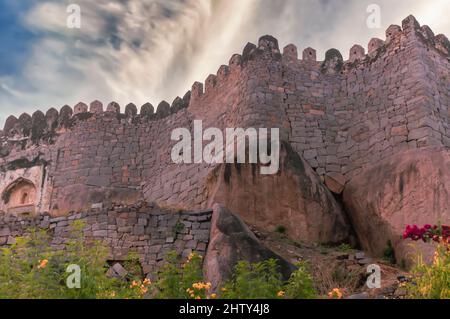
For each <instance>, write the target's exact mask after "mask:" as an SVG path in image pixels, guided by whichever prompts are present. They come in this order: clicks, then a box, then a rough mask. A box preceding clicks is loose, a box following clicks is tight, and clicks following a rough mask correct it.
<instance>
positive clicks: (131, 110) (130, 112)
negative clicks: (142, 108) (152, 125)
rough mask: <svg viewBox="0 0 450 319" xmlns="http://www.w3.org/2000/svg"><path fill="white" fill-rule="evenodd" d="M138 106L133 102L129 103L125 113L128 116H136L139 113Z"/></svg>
mask: <svg viewBox="0 0 450 319" xmlns="http://www.w3.org/2000/svg"><path fill="white" fill-rule="evenodd" d="M137 112H138V110H137V106H136V105H134V104H133V103H129V104H128V105H127V106H126V107H125V115H126V117H131V118H132V117H135V116H136V115H137Z"/></svg>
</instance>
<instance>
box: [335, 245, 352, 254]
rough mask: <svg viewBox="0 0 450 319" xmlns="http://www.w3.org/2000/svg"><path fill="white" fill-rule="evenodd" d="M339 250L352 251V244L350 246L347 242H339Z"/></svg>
mask: <svg viewBox="0 0 450 319" xmlns="http://www.w3.org/2000/svg"><path fill="white" fill-rule="evenodd" d="M338 249H339V251H341V252H343V253H348V252H350V251H352V249H353V248H352V246H350V245H349V244H341V245H339V247H338Z"/></svg>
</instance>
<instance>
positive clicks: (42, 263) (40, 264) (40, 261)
mask: <svg viewBox="0 0 450 319" xmlns="http://www.w3.org/2000/svg"><path fill="white" fill-rule="evenodd" d="M47 264H48V260H47V259H44V260H39V266H38V269H43V268H45V267H47Z"/></svg>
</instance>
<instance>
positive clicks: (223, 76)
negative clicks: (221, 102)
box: [217, 65, 230, 82]
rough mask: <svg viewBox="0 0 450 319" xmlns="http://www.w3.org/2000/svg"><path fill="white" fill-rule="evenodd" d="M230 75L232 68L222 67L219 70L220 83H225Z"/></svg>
mask: <svg viewBox="0 0 450 319" xmlns="http://www.w3.org/2000/svg"><path fill="white" fill-rule="evenodd" d="M229 73H230V68H229V67H228V65H221V66H220V68H219V70H217V81H218V82H222V81H224V80H225V79H226V78H227V76H228V74H229Z"/></svg>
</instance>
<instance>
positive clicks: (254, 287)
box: [221, 259, 284, 299]
mask: <svg viewBox="0 0 450 319" xmlns="http://www.w3.org/2000/svg"><path fill="white" fill-rule="evenodd" d="M277 268H278V266H277V261H276V260H273V259H270V260H267V261H263V262H260V263H254V264H251V263H249V262H246V261H241V262H239V263H238V264H237V266H236V270H235V273H234V276H233V278H232V279H231V280H230V281H229V282H228V283H226V284H225V285H224V287H223V288H222V292H223V293H222V296H221V297H222V298H224V299H273V298H276V297H277V294H278V293H279V292H282V291H284V290H283V281H282V279H281V275H280V273H279V272H278V270H277Z"/></svg>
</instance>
